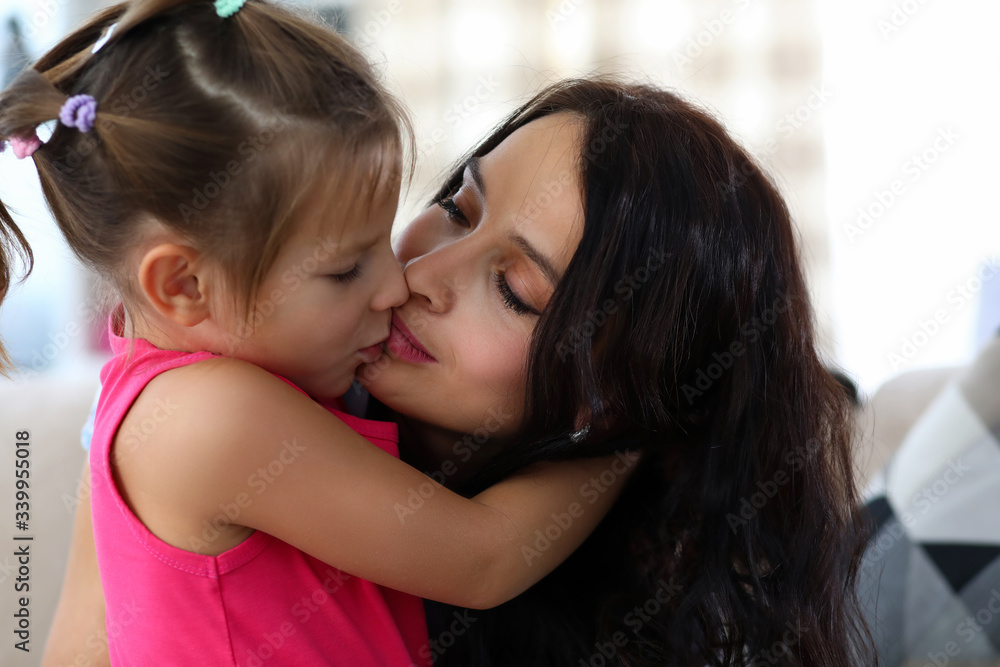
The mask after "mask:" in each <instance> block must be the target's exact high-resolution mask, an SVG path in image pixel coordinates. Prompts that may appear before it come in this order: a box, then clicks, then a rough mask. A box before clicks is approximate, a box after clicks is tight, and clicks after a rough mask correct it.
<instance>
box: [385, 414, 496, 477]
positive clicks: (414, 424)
mask: <svg viewBox="0 0 1000 667" xmlns="http://www.w3.org/2000/svg"><path fill="white" fill-rule="evenodd" d="M375 406H377V407H375ZM375 406H373V413H372V417H373V418H375V419H381V420H384V421H394V422H396V424H398V426H399V456H400V458H401V459H403V460H404V461H406V462H407V463H409V464H410V465H412V466H413V467H415V468H417V469H418V470H422V471H423V472H424V473H425V474H427V475H429V476H431V477H432V478H433V479H434V480H436V481H437V482H440V483H441V484H444V485H445V486H446V487H448V488H450V489H453V490H454V489H456V488H458V487H460V486H461V485H462V484H463V483H464V482H465V481H466V480H468V479H469V478H470V477H472V476H473V475H474V474H476V473H477V472H479V470H480V469H482V467H483V466H484V465H485V464H486V462H487V461H488V460H489V459H490V458H491V457H492V456H493V454H494V453H495V452H496V448H495V446H494V447H490V448H486V447H480V446H479V445H478V444H477V443H476V442H475V440H473V439H472V437H471V436H468V435H466V434H464V433H458V432H455V431H451V430H448V429H443V428H440V427H438V426H435V425H433V424H428V423H426V422H423V421H420V420H418V419H412V418H410V417H407V416H406V415H402V414H399V413H398V412H395V411H393V410H391V409H390V408H387V407H386V406H384V405H382V404H381V403H378V402H376V403H375Z"/></svg>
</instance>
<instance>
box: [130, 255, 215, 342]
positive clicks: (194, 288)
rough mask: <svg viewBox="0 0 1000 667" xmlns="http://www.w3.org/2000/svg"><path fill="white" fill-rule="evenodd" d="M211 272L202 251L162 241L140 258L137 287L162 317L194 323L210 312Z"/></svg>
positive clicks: (183, 324) (188, 323) (179, 322)
mask: <svg viewBox="0 0 1000 667" xmlns="http://www.w3.org/2000/svg"><path fill="white" fill-rule="evenodd" d="M210 280H211V276H210V275H209V271H208V270H207V265H206V262H204V258H203V257H202V255H201V253H199V252H198V251H197V250H195V249H194V248H192V247H191V246H187V245H181V244H177V243H161V244H159V245H156V246H154V247H153V248H151V249H150V250H148V251H147V252H146V254H145V255H143V256H142V260H141V261H140V262H139V289H140V291H141V293H142V294H143V295H145V297H146V299H147V300H148V301H149V303H150V305H151V306H152V307H153V308H154V309H155V310H156V312H158V313H159V314H160V315H162V316H163V317H166V318H167V319H169V320H172V321H173V322H176V323H177V324H180V325H181V326H186V327H193V326H195V325H196V324H199V323H200V322H202V321H203V320H204V319H205V318H207V317H208V316H209V315H210V314H211V311H210V308H209V292H210Z"/></svg>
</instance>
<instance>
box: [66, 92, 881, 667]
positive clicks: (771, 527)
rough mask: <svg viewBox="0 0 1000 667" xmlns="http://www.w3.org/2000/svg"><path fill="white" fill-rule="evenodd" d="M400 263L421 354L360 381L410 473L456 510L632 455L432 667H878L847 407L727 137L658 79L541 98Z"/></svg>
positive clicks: (771, 215)
mask: <svg viewBox="0 0 1000 667" xmlns="http://www.w3.org/2000/svg"><path fill="white" fill-rule="evenodd" d="M397 254H398V256H399V259H400V261H401V262H403V263H404V265H405V275H406V279H407V283H408V285H409V288H410V292H411V298H410V300H409V301H408V302H407V303H406V304H405V305H404V306H403V307H401V308H400V309H399V310H398V312H397V313H396V315H395V316H394V325H395V326H394V328H395V330H396V331H397V332H407V333H409V334H410V335H408V336H403V338H405V339H406V342H405V343H403V342H400V340H399V339H397V344H396V345H390V346H389V350H388V352H387V353H386V355H385V356H384V357H383V358H382V359H380V360H379V361H378V362H376V363H375V364H373V365H371V366H368V367H365V368H363V369H362V371H361V373H360V377H361V378H362V379H363V382H364V383H365V384H366V386H367V387H368V389H369V391H370V392H371V394H372V395H373V396H374V397H375V398H377V399H378V400H379V401H380V402H381V405H380V406H375V408H376V410H375V411H376V412H380V413H382V415H383V416H391V417H392V418H394V419H397V420H398V421H399V422H400V424H401V425H402V427H403V429H402V433H403V434H404V437H405V438H406V440H405V441H404V445H403V446H404V456H405V457H408V458H409V460H410V461H411V462H413V463H414V464H415V465H418V466H420V467H423V468H424V469H425V470H427V471H428V472H429V473H430V474H432V475H433V476H434V477H435V478H437V479H438V480H439V481H443V482H444V483H446V484H448V485H450V486H453V487H455V488H459V489H461V491H462V492H463V493H468V494H471V493H475V492H476V490H478V489H481V488H483V487H485V486H486V485H488V484H490V483H491V482H492V481H494V480H496V479H499V478H501V477H503V476H505V475H507V474H509V473H511V472H512V471H514V470H517V469H519V468H521V467H523V466H525V465H527V464H529V463H532V462H536V461H541V460H553V459H566V458H576V457H583V456H593V455H599V454H607V453H610V452H613V451H615V449H617V448H620V447H621V446H622V445H623V444H627V445H628V446H629V447H631V448H634V449H640V450H642V451H644V452H645V456H644V460H643V462H642V465H641V467H640V469H639V471H638V472H637V473H636V474H635V476H634V477H633V478H632V480H630V483H629V486H628V487H627V489H626V491H625V493H624V494H623V496H622V498H621V499H620V500H619V501H618V503H617V504H616V506H615V508H614V509H613V510H612V512H611V516H609V517H608V518H607V519H606V520H605V521H603V522H602V523H601V525H600V526H599V527H598V529H597V530H596V531H595V532H594V533H593V534H592V535H591V537H590V538H589V539H588V540H587V541H586V543H585V544H584V545H583V546H582V547H581V548H580V549H579V550H577V552H576V553H575V554H574V555H573V556H571V557H570V558H569V560H568V561H566V562H565V563H564V564H563V565H562V566H561V567H559V568H558V569H557V570H556V571H555V572H553V573H552V574H551V575H549V576H548V577H547V578H546V579H544V580H543V581H542V582H541V583H539V584H538V585H536V586H535V587H534V588H533V589H531V590H529V591H528V592H526V593H524V594H523V595H521V596H519V597H518V598H516V599H514V600H512V601H511V602H509V603H506V604H504V605H501V606H499V607H497V608H495V609H493V610H490V611H488V612H474V613H468V612H467V610H466V611H464V612H463V610H454V609H444V608H442V607H441V606H438V605H431V606H430V608H431V610H432V613H431V619H432V629H431V644H430V647H429V649H430V651H431V652H432V655H434V657H435V658H437V659H438V662H439V664H456V665H580V664H584V665H603V664H621V665H684V666H688V665H704V664H713V665H744V664H749V665H763V664H790V665H837V666H844V667H847V666H848V665H850V666H854V665H858V664H867V663H866V661H867V658H866V657H865V655H866V654H865V653H864V649H865V647H866V646H867V644H868V639H867V633H866V631H865V629H864V626H863V625H862V624H861V622H860V620H859V616H858V614H857V612H856V601H855V599H854V594H853V590H854V579H855V574H856V570H857V565H858V560H859V557H860V547H861V539H860V536H861V534H862V533H863V531H862V527H861V525H860V522H859V518H858V516H857V515H856V513H855V507H856V503H855V500H856V492H855V489H854V485H853V476H852V470H851V458H850V423H849V409H850V408H849V403H848V397H847V395H846V393H845V392H844V390H843V389H842V388H841V387H840V385H839V384H838V383H837V381H836V380H835V379H834V378H833V377H832V376H831V375H830V374H829V373H828V372H827V371H826V370H825V369H824V368H823V366H822V364H821V363H820V361H819V359H818V357H817V354H816V350H815V343H814V333H813V326H812V322H811V310H810V308H809V304H808V297H807V291H806V287H805V284H804V281H803V278H802V271H801V267H800V265H799V259H798V251H797V248H796V244H795V239H794V232H793V228H792V225H791V221H790V218H789V214H788V211H787V208H786V207H785V205H784V202H783V201H782V199H781V197H780V196H779V194H778V192H777V190H776V189H775V187H774V185H773V184H772V183H771V181H770V180H769V179H768V178H767V176H766V175H765V174H764V173H763V172H762V171H761V170H760V168H759V167H758V166H757V165H756V164H755V163H754V161H753V160H752V159H751V158H750V157H749V156H748V155H747V153H746V152H745V151H743V150H742V149H741V148H739V147H738V146H737V145H736V144H735V143H734V142H733V140H732V139H731V138H730V137H729V136H728V135H727V134H726V132H725V131H724V129H723V128H722V127H721V125H719V124H718V123H717V122H716V121H715V120H713V119H712V118H710V117H709V116H708V115H707V114H705V113H704V112H702V111H701V110H699V109H697V108H696V107H694V106H692V105H691V104H689V103H687V102H685V101H683V100H681V99H679V98H678V97H676V96H675V95H672V94H670V93H667V92H665V91H662V90H659V89H656V88H653V87H649V86H641V85H631V84H624V83H620V82H616V81H606V80H583V81H565V82H562V83H559V84H556V85H554V86H551V87H549V88H547V89H546V90H544V91H542V92H541V93H540V94H539V95H537V96H536V97H535V98H534V99H533V100H531V101H530V102H528V103H527V104H526V105H524V106H523V107H522V108H521V109H519V110H518V111H516V112H515V113H514V114H512V115H511V117H510V118H508V119H507V120H506V121H505V122H504V123H502V124H501V125H500V126H499V127H498V128H497V130H496V131H495V132H494V133H493V134H492V135H491V136H490V137H489V138H487V139H486V140H485V141H484V142H483V143H482V144H481V145H480V146H478V147H477V148H476V149H475V150H473V151H472V152H471V153H470V154H469V157H468V159H466V160H464V161H463V162H462V163H461V165H460V166H459V168H458V169H456V170H455V171H454V172H453V174H452V175H451V177H450V178H449V179H448V180H447V182H446V183H445V184H444V186H443V187H442V188H441V190H440V191H439V193H438V197H437V198H436V200H435V203H434V205H432V206H431V207H430V208H428V209H427V210H426V211H424V212H423V213H422V214H421V215H420V216H418V218H417V219H416V220H415V221H414V222H413V224H412V225H411V226H410V227H408V228H407V230H406V232H405V233H404V234H403V236H402V237H401V238H400V240H399V243H398V248H397ZM525 360H527V361H526V363H525ZM608 481H609V480H603V479H595V480H591V485H590V486H589V487H588V488H587V489H586V490H585V491H586V493H592V494H597V495H598V496H599V494H600V493H601V489H602V488H605V487H606V485H607V484H608ZM581 491H582V495H585V493H583V491H584V490H581ZM418 501H419V499H415V500H414V502H418ZM577 509H578V508H572V507H570V508H567V511H566V512H565V513H563V514H560V515H554V516H553V524H552V530H551V531H549V530H547V531H545V534H539V536H538V540H537V541H536V542H535V547H536V550H537V551H538V552H539V553H540V552H542V551H544V550H545V549H546V548H547V547H546V541H547V540H548V541H549V542H551V540H554V539H558V533H559V529H560V526H563V525H565V522H567V521H572V520H573V517H574V513H575V512H576V511H577ZM404 511H405V510H404ZM81 520H82V521H83V522H84V523H85V522H86V517H85V516H84V517H82V519H81ZM531 551H532V550H530V549H529V550H527V551H526V553H525V558H526V559H527V560H528V561H529V562H530V559H531V558H532V555H533V554H532V553H531ZM83 553H85V550H84V551H83ZM75 556H78V554H75ZM74 562H76V563H80V562H81V561H80V560H79V558H77V560H75V561H74ZM72 567H75V566H74V565H73V564H72V563H71V568H72ZM94 577H95V578H96V573H95V574H94ZM92 580H93V579H92ZM91 591H93V589H91ZM84 597H86V596H84ZM89 599H91V600H93V597H92V596H91V597H90V598H89ZM75 608H79V606H77V607H75ZM67 613H68V612H67ZM61 618H66V616H65V615H62V616H61ZM57 622H58V621H57ZM53 664H54V663H53Z"/></svg>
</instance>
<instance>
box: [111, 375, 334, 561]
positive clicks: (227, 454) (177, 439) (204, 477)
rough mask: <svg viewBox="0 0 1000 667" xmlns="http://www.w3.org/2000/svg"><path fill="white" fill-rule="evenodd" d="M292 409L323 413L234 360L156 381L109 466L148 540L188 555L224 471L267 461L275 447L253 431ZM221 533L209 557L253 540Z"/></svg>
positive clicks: (121, 431)
mask: <svg viewBox="0 0 1000 667" xmlns="http://www.w3.org/2000/svg"><path fill="white" fill-rule="evenodd" d="M296 406H298V409H300V410H301V409H305V410H308V411H311V410H312V409H317V408H318V409H320V410H322V408H319V406H317V405H316V404H315V403H314V402H313V401H312V400H311V399H309V398H308V397H307V396H306V395H305V394H303V393H301V392H300V391H298V390H297V389H295V388H294V387H292V386H290V385H289V384H288V383H286V382H285V381H283V380H282V379H281V378H279V377H278V376H276V375H273V374H271V373H269V372H267V371H265V370H263V369H261V368H259V367H257V366H255V365H253V364H250V363H248V362H244V361H240V360H237V359H231V358H227V357H215V358H210V359H205V360H203V361H199V362H197V363H194V364H190V365H185V366H180V367H177V368H173V369H170V370H167V371H164V372H162V373H160V374H158V375H157V376H156V377H154V378H153V379H152V380H150V381H149V382H148V384H147V385H146V386H145V387H144V388H143V390H142V391H141V393H140V394H139V395H138V397H137V398H136V399H135V401H134V402H133V403H132V406H131V407H130V408H129V411H128V413H126V415H125V417H124V418H123V419H122V422H121V424H120V426H119V428H118V431H117V433H116V435H115V441H114V445H113V447H112V455H111V461H112V467H113V469H114V473H115V478H116V482H117V486H118V488H119V492H120V493H121V495H122V498H123V499H124V500H125V502H126V503H127V504H128V505H129V507H130V509H131V510H132V511H133V512H134V513H135V514H136V516H137V517H138V518H139V520H140V521H142V522H143V524H144V525H146V527H147V528H148V529H149V530H150V531H152V532H153V534H155V535H156V536H157V537H159V538H160V539H162V540H164V541H165V542H167V543H169V544H172V545H173V546H178V547H181V548H187V547H186V545H187V544H188V543H189V541H190V540H189V539H188V538H189V537H190V534H191V532H192V531H197V530H198V529H199V527H200V526H201V524H202V522H203V521H204V520H205V518H206V517H212V516H214V514H215V513H217V512H218V507H219V504H220V503H223V504H225V502H227V495H228V491H227V490H228V489H230V488H232V484H230V483H227V480H226V479H225V475H226V474H227V472H226V471H230V470H235V469H237V467H238V466H236V465H233V463H234V462H235V461H237V460H238V459H246V458H260V457H262V456H264V457H266V455H267V452H266V451H262V450H264V449H266V448H268V447H270V446H271V445H272V444H273V443H271V442H269V441H266V440H264V439H259V438H255V437H254V432H255V425H256V424H257V423H259V422H261V421H266V420H272V419H273V418H274V416H275V415H280V414H282V413H284V412H291V413H294V412H295V407H296ZM324 412H325V410H324ZM289 428H292V423H290V424H289ZM257 432H258V433H259V432H261V430H260V429H257ZM230 500H231V499H230ZM226 530H227V531H228V533H229V534H227V535H221V536H220V537H219V538H217V539H215V540H214V541H213V544H212V552H219V553H221V551H224V550H225V549H227V548H230V547H231V546H235V545H236V544H238V543H239V542H241V541H242V540H244V539H246V537H247V536H248V535H249V533H250V532H251V531H249V530H248V529H246V528H244V527H242V526H238V525H233V526H229V527H228V528H227V529H226Z"/></svg>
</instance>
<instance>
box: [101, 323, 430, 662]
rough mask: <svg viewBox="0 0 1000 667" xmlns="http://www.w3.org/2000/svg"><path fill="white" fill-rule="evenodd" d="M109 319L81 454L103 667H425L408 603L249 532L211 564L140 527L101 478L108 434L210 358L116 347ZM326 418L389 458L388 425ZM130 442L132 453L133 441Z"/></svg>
mask: <svg viewBox="0 0 1000 667" xmlns="http://www.w3.org/2000/svg"><path fill="white" fill-rule="evenodd" d="M113 320H114V318H112V326H111V327H109V329H110V331H109V337H110V340H111V346H112V350H113V352H114V354H115V356H114V357H113V358H112V359H111V360H110V361H109V362H108V363H107V364H106V365H105V366H104V368H103V369H102V370H101V381H102V390H101V396H100V400H99V403H98V408H97V419H96V423H95V428H94V438H93V444H92V446H91V450H90V467H91V484H92V487H91V489H92V494H91V505H92V507H93V516H94V539H95V541H96V544H97V560H98V566H99V569H100V573H101V582H102V584H103V586H104V593H105V598H106V600H107V630H108V644H109V651H110V656H111V664H112V665H115V666H116V667H117V666H119V665H137V666H141V667H149V665H183V666H185V667H197V666H200V665H204V666H206V667H226V666H230V665H232V666H237V665H238V666H239V667H265V666H266V667H276V666H282V667H284V666H292V665H294V666H295V667H300V666H305V665H308V666H312V665H345V666H350V667H368V666H370V667H389V666H391V667H396V666H400V665H404V666H409V665H421V666H426V665H430V664H431V661H430V655H431V652H430V650H429V646H428V637H427V625H426V621H425V619H424V611H423V604H422V602H421V600H420V599H419V598H416V597H414V596H412V595H407V594H405V593H400V592H399V591H394V590H390V589H386V588H382V587H380V586H376V585H375V584H373V583H371V582H368V581H364V580H362V579H358V578H357V577H353V576H351V575H349V574H347V573H345V572H341V571H340V570H338V569H336V568H334V567H331V566H329V565H327V564H326V563H323V562H322V561H319V560H317V559H315V558H312V557H311V556H309V555H307V554H305V553H303V552H301V551H299V550H298V549H296V548H294V547H292V546H291V545H289V544H287V543H285V542H282V541H281V540H279V539H277V538H275V537H272V536H271V535H268V534H266V533H262V532H260V531H257V532H254V533H253V534H251V535H250V537H249V538H247V539H246V540H245V541H244V542H242V543H240V544H239V545H237V546H235V547H233V548H232V549H229V550H228V551H226V552H224V553H221V554H219V555H218V556H205V555H201V554H197V553H194V552H191V551H185V550H183V549H179V548H177V547H174V546H171V545H169V544H167V543H166V542H164V541H162V540H160V539H159V538H157V537H156V536H155V535H153V533H151V532H150V531H149V530H148V529H147V528H146V527H145V526H144V525H143V524H142V522H141V521H139V519H138V518H137V517H136V516H135V515H134V514H133V513H132V511H131V510H130V509H129V507H128V506H127V505H126V504H125V502H124V500H123V499H122V496H121V495H120V494H119V491H118V489H117V488H116V486H115V483H114V479H113V477H112V476H111V474H110V470H109V454H110V452H111V443H112V439H113V436H114V434H115V432H116V431H117V430H118V426H119V424H120V423H121V421H122V418H123V417H124V416H125V413H126V412H127V411H128V409H129V407H130V406H131V405H132V403H133V401H134V400H135V399H136V397H137V396H138V395H139V392H141V391H142V389H143V388H144V387H145V386H146V384H147V383H148V382H149V381H150V380H152V379H153V378H154V377H156V375H158V374H159V373H162V372H164V371H166V370H170V369H172V368H177V367H179V366H185V365H187V364H193V363H195V362H198V361H202V360H204V359H210V358H212V357H213V356H214V355H212V354H211V353H208V352H197V353H186V352H176V351H167V350H160V349H158V348H156V347H154V346H153V345H152V344H150V343H149V342H148V341H145V340H141V339H133V340H126V339H123V338H121V337H119V336H118V335H117V334H116V332H115V330H114V322H113ZM130 343H132V344H133V346H134V347H133V352H132V356H131V358H129V357H128V348H129V344H130ZM289 384H291V383H289ZM293 386H294V385H293ZM328 409H330V408H328ZM330 411H331V412H333V413H334V414H336V415H337V416H338V417H339V418H340V419H342V420H343V421H344V422H345V423H346V424H347V425H348V426H350V427H351V428H353V429H354V430H355V431H357V432H358V433H360V434H361V435H363V436H364V437H365V438H366V439H367V440H368V441H370V442H371V443H373V444H375V445H376V446H378V447H380V448H381V449H383V450H385V451H387V452H389V453H390V454H392V455H393V456H399V452H398V445H397V437H398V436H397V429H396V425H395V424H392V423H387V422H375V421H370V420H366V419H359V418H356V417H353V416H351V415H349V414H346V413H343V412H340V411H338V410H334V409H330ZM134 441H135V442H136V443H138V446H141V442H142V434H141V433H137V434H135V439H134ZM129 443H130V446H131V443H132V440H129ZM223 512H224V508H222V509H220V514H222V513H223Z"/></svg>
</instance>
